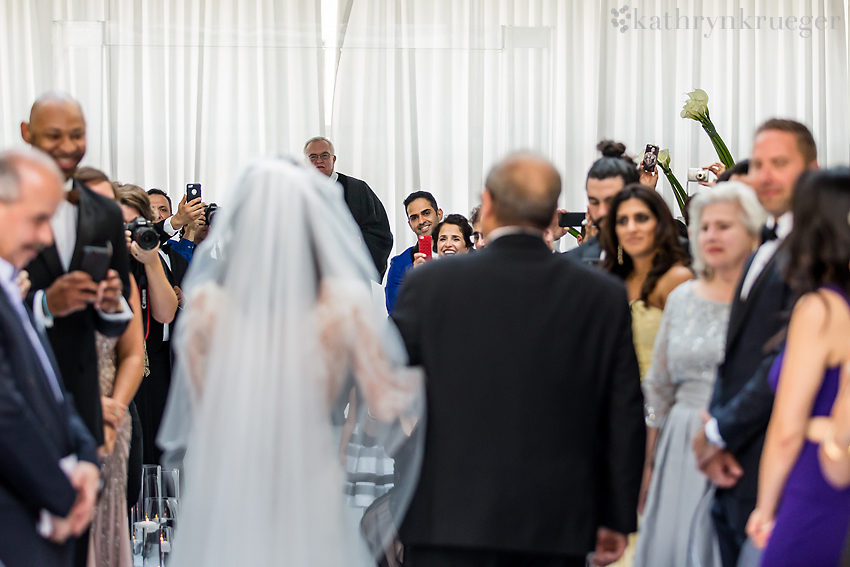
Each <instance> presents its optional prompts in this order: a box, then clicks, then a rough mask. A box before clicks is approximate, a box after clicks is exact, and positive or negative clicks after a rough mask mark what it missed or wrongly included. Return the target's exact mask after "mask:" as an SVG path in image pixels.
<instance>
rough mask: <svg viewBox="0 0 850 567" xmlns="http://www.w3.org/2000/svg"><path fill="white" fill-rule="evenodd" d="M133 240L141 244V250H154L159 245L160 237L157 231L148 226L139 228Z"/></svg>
mask: <svg viewBox="0 0 850 567" xmlns="http://www.w3.org/2000/svg"><path fill="white" fill-rule="evenodd" d="M133 239H134V240H135V241H136V242H137V243H138V244H139V248H141V249H142V250H153V249H154V248H156V245H157V244H159V236H158V235H157V233H156V230H154V229H153V228H150V227H147V226H145V227H139V228H137V229H136V234H134V235H133Z"/></svg>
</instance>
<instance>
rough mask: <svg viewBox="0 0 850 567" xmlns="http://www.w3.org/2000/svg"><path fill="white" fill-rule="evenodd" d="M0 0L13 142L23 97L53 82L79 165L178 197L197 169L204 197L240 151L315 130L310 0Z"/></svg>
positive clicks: (316, 41) (295, 140) (316, 74)
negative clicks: (79, 149)
mask: <svg viewBox="0 0 850 567" xmlns="http://www.w3.org/2000/svg"><path fill="white" fill-rule="evenodd" d="M0 5H2V6H3V8H0V10H3V9H5V10H6V13H5V14H3V13H1V12H0V18H2V19H0V21H2V22H3V23H2V24H0V26H3V27H2V28H0V32H3V37H2V38H0V45H2V52H1V53H2V54H0V77H2V80H3V82H2V88H0V97H2V99H0V100H2V104H0V109H2V119H3V124H2V133H1V134H0V136H2V138H0V140H1V141H2V147H10V146H14V145H19V144H21V143H22V142H21V140H20V130H19V127H18V124H19V123H20V121H21V120H22V119H25V118H26V116H27V114H28V112H29V108H30V106H31V105H32V101H33V100H34V99H35V97H36V96H38V95H39V94H41V93H42V92H44V91H46V90H48V89H50V88H56V89H62V90H66V91H68V92H70V93H71V94H72V95H74V96H75V97H77V98H78V99H79V100H80V101H81V103H82V105H83V108H84V111H85V114H86V119H87V130H88V151H87V153H86V157H85V159H84V161H83V163H84V164H86V165H92V166H95V167H98V168H101V169H103V170H104V171H105V172H106V173H107V174H109V175H110V176H112V177H113V178H114V179H117V180H120V181H123V182H125V183H136V184H138V185H141V186H143V187H144V188H146V189H148V188H151V187H160V188H162V189H165V190H167V191H168V192H169V193H170V195H171V197H172V198H173V199H178V200H179V199H180V197H181V196H182V194H183V193H184V190H185V186H186V183H191V182H200V183H201V184H202V186H203V196H204V200H205V201H213V200H215V198H216V194H217V193H219V192H220V190H221V188H222V187H223V186H224V185H226V184H227V183H228V182H229V181H230V177H231V175H232V174H233V172H235V171H236V169H237V167H238V165H239V164H241V163H244V162H245V161H246V160H247V159H248V158H249V157H252V156H256V155H260V154H274V153H287V154H294V155H298V154H299V153H300V151H301V146H302V145H303V143H304V140H305V139H307V138H309V137H310V136H314V135H316V134H318V133H320V132H322V131H323V130H324V126H323V124H324V120H323V113H324V98H323V92H324V85H323V76H322V69H323V67H322V45H321V20H320V14H321V5H320V0H239V1H238V2H237V1H219V0H186V1H185V2H171V1H168V0H145V2H136V1H133V0H86V1H81V0H65V1H61V0H52V1H51V0H35V1H34V0H0ZM4 16H5V17H4ZM3 28H6V29H3ZM7 32H8V33H7ZM10 34H11V35H10ZM51 57H52V61H51ZM51 62H52V64H51Z"/></svg>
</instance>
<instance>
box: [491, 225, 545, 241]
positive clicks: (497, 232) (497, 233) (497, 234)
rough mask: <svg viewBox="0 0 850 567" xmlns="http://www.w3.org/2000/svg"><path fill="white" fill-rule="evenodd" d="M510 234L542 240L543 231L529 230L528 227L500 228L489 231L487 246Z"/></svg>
mask: <svg viewBox="0 0 850 567" xmlns="http://www.w3.org/2000/svg"><path fill="white" fill-rule="evenodd" d="M512 234H528V235H530V236H536V237H537V238H539V239H540V240H543V231H542V230H539V229H536V228H531V227H530V226H500V227H499V228H497V229H494V230H491V231H490V234H488V235H487V238H486V240H487V244H488V245H490V244H493V242H495V241H496V240H497V239H499V238H501V237H503V236H508V235H512Z"/></svg>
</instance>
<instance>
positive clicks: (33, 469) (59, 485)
mask: <svg viewBox="0 0 850 567" xmlns="http://www.w3.org/2000/svg"><path fill="white" fill-rule="evenodd" d="M63 194H64V191H63V190H62V179H61V176H60V173H59V170H58V169H57V168H56V166H55V164H54V163H53V162H52V160H51V159H50V157H49V156H47V155H44V154H41V153H40V152H36V151H35V150H29V151H26V152H21V151H16V152H6V153H4V154H0V287H2V289H0V526H2V529H0V564H4V563H5V565H6V566H7V567H19V566H29V565H39V566H57V567H59V566H69V565H71V561H72V558H73V544H72V543H71V542H69V541H68V540H69V538H71V537H76V536H79V535H81V534H82V533H83V532H84V531H85V530H86V527H87V526H88V524H89V522H90V521H91V516H92V513H93V508H94V505H95V501H96V498H97V485H98V482H99V480H100V471H99V469H98V467H97V465H96V464H95V463H96V462H97V452H96V449H97V446H96V445H95V441H94V439H93V438H92V436H91V434H90V433H89V432H88V430H87V429H86V426H85V424H84V423H83V422H82V420H81V419H80V417H79V415H77V412H76V411H75V409H74V405H73V403H72V397H71V395H70V394H69V393H68V392H67V391H66V390H65V389H64V387H63V383H62V377H61V374H60V373H59V368H58V366H57V364H56V362H55V360H54V358H53V352H52V350H51V348H50V343H49V341H47V340H46V338H45V337H44V336H43V335H42V334H41V333H40V329H39V328H38V326H37V325H36V324H35V321H34V319H33V318H32V313H31V312H30V311H29V309H28V307H27V306H26V305H25V304H24V302H23V301H22V300H21V290H20V289H18V287H17V285H16V281H15V276H16V272H17V271H18V270H19V269H20V268H21V267H22V266H24V265H25V264H26V263H27V262H29V261H30V260H31V259H32V258H34V257H35V255H36V254H37V253H38V250H39V248H41V247H43V246H47V245H49V244H50V243H51V242H52V240H53V235H52V230H51V226H50V218H51V216H52V215H53V212H54V210H55V209H56V207H57V205H58V204H59V202H60V201H61V200H62V198H63Z"/></svg>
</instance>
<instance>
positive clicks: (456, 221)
mask: <svg viewBox="0 0 850 567" xmlns="http://www.w3.org/2000/svg"><path fill="white" fill-rule="evenodd" d="M447 224H453V225H455V226H458V227H460V232H461V234H463V242H464V244H466V249H467V250H472V225H471V224H469V221H468V220H466V217H465V216H463V215H458V214H451V215H449V216H447V217H446V218H445V219H443V222H441V223H440V224H438V225H437V226H436V228H434V231H433V232H432V234H433V235H434V252H436V251H437V241H438V240H439V239H440V231H441V230H443V227H444V226H446V225H447Z"/></svg>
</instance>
